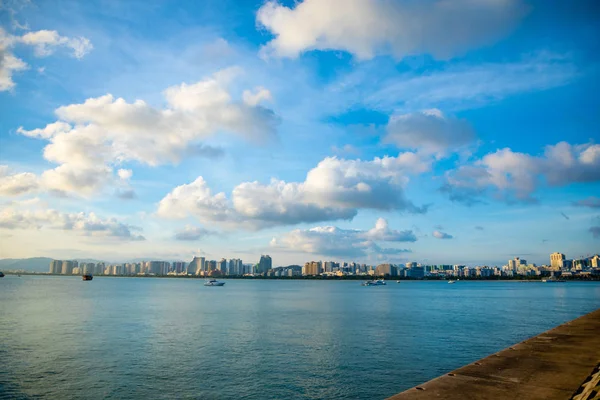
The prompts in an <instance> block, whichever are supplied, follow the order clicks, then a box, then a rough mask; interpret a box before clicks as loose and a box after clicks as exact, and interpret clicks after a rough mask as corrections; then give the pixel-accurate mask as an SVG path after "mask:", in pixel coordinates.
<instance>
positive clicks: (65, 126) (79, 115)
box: [18, 69, 277, 195]
mask: <svg viewBox="0 0 600 400" xmlns="http://www.w3.org/2000/svg"><path fill="white" fill-rule="evenodd" d="M236 71H237V70H236V69H226V70H223V71H219V72H217V73H215V74H214V75H213V76H211V77H208V78H206V79H204V80H201V81H200V82H197V83H194V84H191V85H187V84H182V85H179V86H173V87H170V88H168V89H167V90H165V97H166V99H167V102H168V107H167V108H165V109H157V108H154V107H151V106H150V105H148V104H147V103H146V102H144V101H143V100H136V101H135V102H133V103H128V102H127V101H126V100H124V99H122V98H117V99H115V98H114V97H113V96H112V95H110V94H108V95H105V96H101V97H97V98H91V99H88V100H86V101H85V102H84V103H83V104H71V105H68V106H63V107H60V108H58V109H57V110H56V114H57V115H58V117H59V120H58V121H57V122H54V123H51V124H48V125H47V126H46V127H45V128H41V129H33V130H25V129H23V128H22V127H20V128H19V129H18V132H19V133H20V134H22V135H26V136H30V137H37V138H41V139H44V140H48V141H49V142H50V143H49V144H48V145H47V146H46V147H45V149H44V158H46V159H47V160H48V161H52V162H54V163H57V164H59V166H58V167H57V168H55V169H54V170H50V171H46V172H45V173H44V175H45V176H46V177H47V178H48V179H47V182H48V185H49V186H51V187H52V188H53V189H56V190H62V191H65V192H75V193H79V194H84V195H89V194H91V193H93V192H95V191H97V190H99V189H100V188H102V187H103V186H104V185H106V184H107V183H109V182H111V181H113V180H114V177H113V166H115V165H119V164H120V163H122V162H126V161H137V162H140V163H142V164H146V165H150V166H157V165H161V164H165V163H178V162H179V161H180V160H181V159H182V158H184V157H190V156H204V157H219V156H220V155H221V154H222V150H221V149H218V148H214V147H211V146H208V145H206V144H203V143H201V142H200V141H201V140H203V139H206V138H208V137H209V136H212V135H214V134H216V133H218V132H220V131H228V132H233V133H237V134H238V135H240V136H242V137H243V138H245V139H247V140H250V141H257V142H265V141H268V140H270V139H271V138H273V137H274V136H275V125H276V124H277V118H276V116H275V115H274V113H273V112H272V111H271V110H268V109H266V108H263V107H261V106H258V105H254V106H251V105H248V104H246V103H244V102H243V101H237V100H234V99H233V98H232V97H231V96H230V94H229V93H228V91H227V90H226V89H227V88H226V87H225V86H223V85H226V84H228V83H229V82H231V80H232V79H234V78H235V75H236V74H237V73H238V72H236ZM119 176H120V174H119ZM120 177H121V176H120ZM121 179H123V178H122V177H121Z"/></svg>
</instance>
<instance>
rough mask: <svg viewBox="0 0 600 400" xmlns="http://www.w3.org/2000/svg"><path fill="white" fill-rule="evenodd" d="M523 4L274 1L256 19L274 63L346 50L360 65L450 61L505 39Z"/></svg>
mask: <svg viewBox="0 0 600 400" xmlns="http://www.w3.org/2000/svg"><path fill="white" fill-rule="evenodd" d="M524 11H525V8H524V7H523V5H522V2H521V1H519V0H492V1H490V0H486V1H472V0H453V1H444V0H427V1H418V2H410V1H407V2H399V1H391V0H304V1H302V2H299V3H297V4H296V5H295V7H294V8H288V7H286V6H283V5H281V4H279V3H278V2H276V1H268V2H267V3H266V4H264V5H263V6H262V7H261V8H260V9H259V10H258V13H257V15H256V21H257V23H258V25H259V26H262V27H264V28H265V29H267V30H268V31H270V32H271V33H272V34H273V35H274V38H273V39H272V40H271V41H270V42H268V43H267V44H266V45H265V46H264V47H263V48H262V50H261V51H262V53H263V55H265V56H268V57H287V58H296V57H298V56H299V55H300V54H301V53H303V52H306V51H311V50H341V51H346V52H349V53H351V54H353V55H354V56H355V57H356V58H358V59H363V60H364V59H369V58H373V57H374V56H376V55H380V54H391V55H393V56H394V57H396V58H402V57H404V56H407V55H414V54H423V53H427V54H431V55H433V56H434V57H436V58H441V59H447V58H450V57H452V56H454V55H457V54H461V53H463V52H465V51H467V50H469V49H471V48H475V47H479V46H482V45H485V44H488V43H493V42H494V41H496V40H498V39H499V38H501V37H502V36H503V35H504V34H506V33H507V32H508V31H509V30H510V29H511V28H512V27H513V25H514V24H515V23H516V22H517V21H518V20H519V19H520V17H521V16H522V15H523V14H524Z"/></svg>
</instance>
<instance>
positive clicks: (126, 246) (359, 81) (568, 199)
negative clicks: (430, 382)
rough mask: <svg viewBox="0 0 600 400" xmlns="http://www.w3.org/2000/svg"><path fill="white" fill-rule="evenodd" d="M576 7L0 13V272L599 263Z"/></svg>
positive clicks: (592, 81) (267, 5)
mask: <svg viewBox="0 0 600 400" xmlns="http://www.w3.org/2000/svg"><path fill="white" fill-rule="evenodd" d="M599 38H600V5H599V4H598V2H596V1H594V0H574V1H570V2H559V1H546V0H453V1H448V0H423V1H418V2H417V1H412V0H397V1H394V0H304V1H285V2H284V1H281V2H277V1H246V0H243V1H242V0H237V1H234V0H210V1H209V0H207V1H202V2H198V1H184V0H181V1H175V2H173V1H153V0H144V1H135V0H132V1H127V2H123V1H116V0H90V1H85V2H81V1H66V0H65V1H36V0H30V1H16V0H0V258H23V257H35V256H46V257H53V258H57V259H68V258H94V259H102V260H110V261H126V260H130V259H157V260H160V259H162V260H186V261H189V260H191V259H192V257H193V256H197V255H203V256H205V257H208V258H211V259H220V258H221V257H225V258H241V259H242V260H243V261H244V262H252V263H254V262H257V261H258V259H259V258H260V255H261V254H270V255H271V256H272V257H273V264H274V265H288V264H303V263H304V262H306V261H309V260H336V261H357V262H365V263H369V264H378V263H383V262H392V263H404V262H407V261H416V262H420V263H423V264H466V265H503V264H505V263H506V262H507V260H508V259H510V258H513V257H516V256H520V257H521V258H523V259H526V260H528V261H529V262H534V263H537V264H543V263H549V254H550V253H552V252H555V251H559V252H562V253H565V254H566V256H567V258H578V257H582V256H587V255H589V254H594V253H598V252H599V251H600V144H599V142H600V96H598V93H599V92H600V79H599V78H600V40H598V39H599Z"/></svg>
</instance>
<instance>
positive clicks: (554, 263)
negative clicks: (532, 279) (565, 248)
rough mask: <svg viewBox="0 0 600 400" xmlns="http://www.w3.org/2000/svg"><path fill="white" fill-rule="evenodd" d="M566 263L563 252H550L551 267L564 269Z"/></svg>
mask: <svg viewBox="0 0 600 400" xmlns="http://www.w3.org/2000/svg"><path fill="white" fill-rule="evenodd" d="M564 264H565V255H564V254H562V253H552V254H550V267H552V269H556V270H558V269H563V268H564Z"/></svg>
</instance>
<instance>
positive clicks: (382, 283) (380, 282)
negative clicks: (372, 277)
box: [362, 279, 386, 286]
mask: <svg viewBox="0 0 600 400" xmlns="http://www.w3.org/2000/svg"><path fill="white" fill-rule="evenodd" d="M385 285H386V283H385V281H384V280H383V279H377V280H376V281H366V282H363V283H362V286H385Z"/></svg>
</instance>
